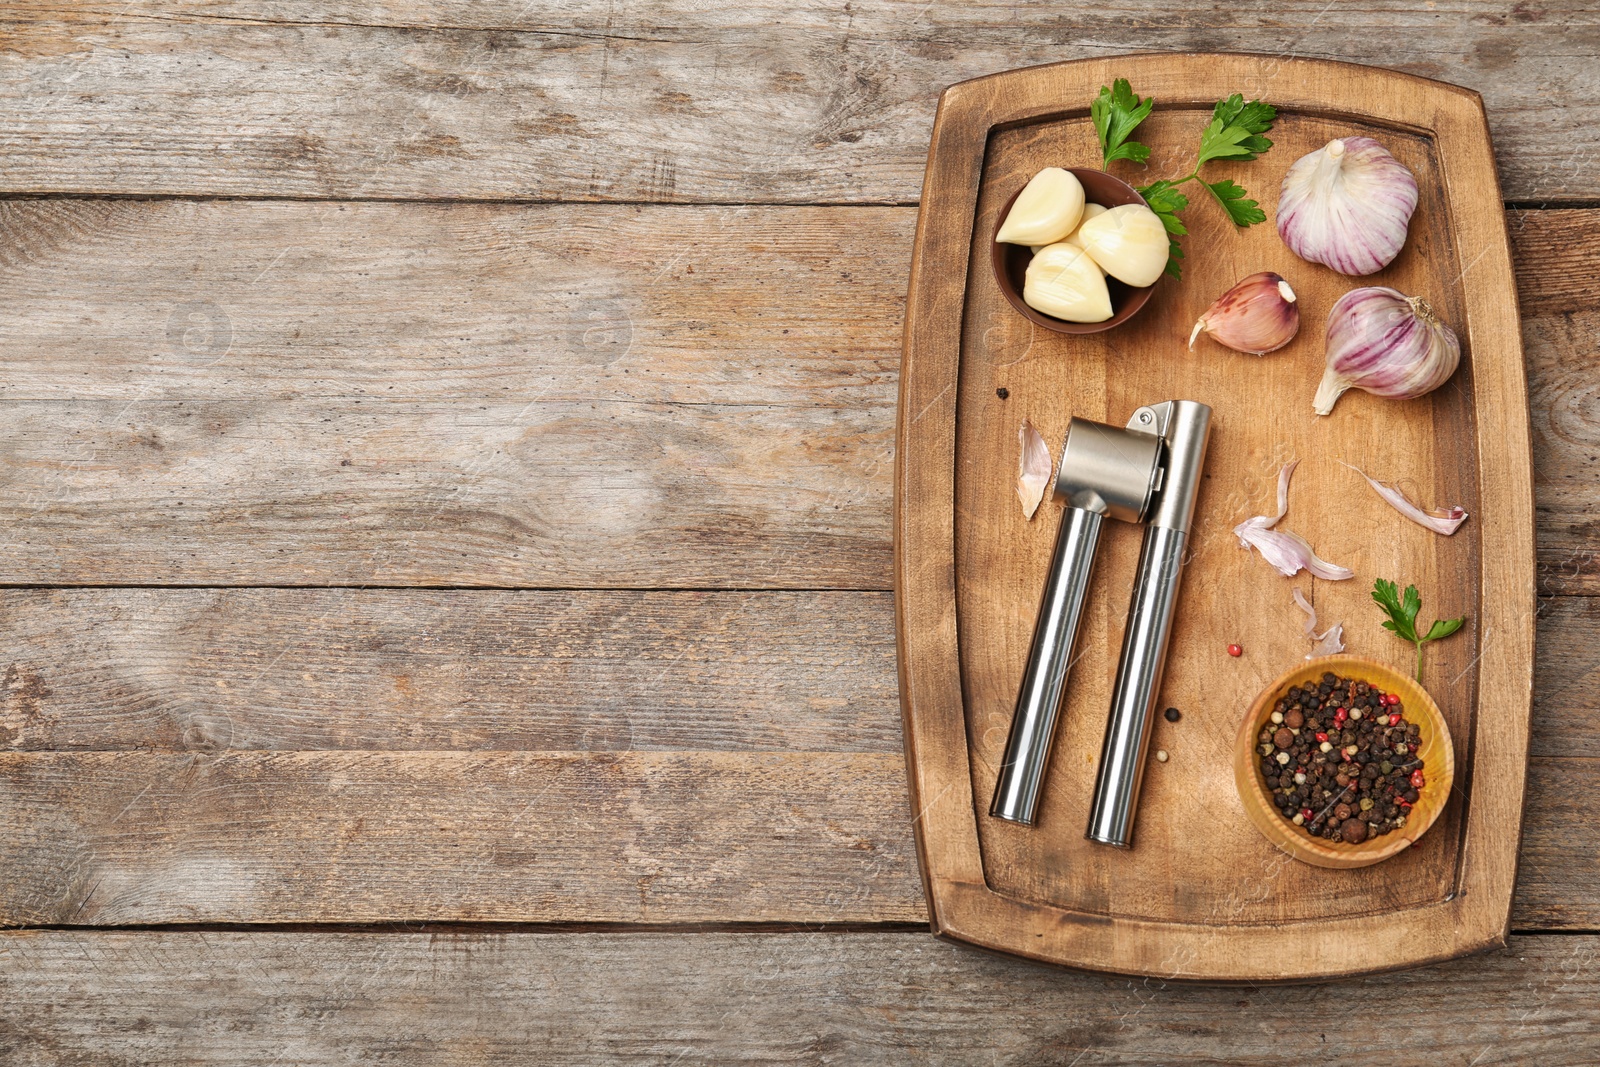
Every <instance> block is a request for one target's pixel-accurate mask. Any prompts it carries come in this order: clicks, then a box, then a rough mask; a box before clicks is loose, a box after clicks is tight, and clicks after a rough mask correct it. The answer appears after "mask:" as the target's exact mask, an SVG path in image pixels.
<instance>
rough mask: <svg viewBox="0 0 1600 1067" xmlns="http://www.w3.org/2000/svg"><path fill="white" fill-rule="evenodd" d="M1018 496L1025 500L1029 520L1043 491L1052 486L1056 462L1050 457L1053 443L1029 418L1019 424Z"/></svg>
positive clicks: (1037, 508)
mask: <svg viewBox="0 0 1600 1067" xmlns="http://www.w3.org/2000/svg"><path fill="white" fill-rule="evenodd" d="M1017 445H1018V448H1019V449H1020V451H1019V452H1018V455H1017V499H1018V500H1020V501H1021V502H1022V514H1023V516H1024V517H1025V518H1027V519H1028V520H1030V521H1031V520H1032V519H1033V513H1034V512H1036V511H1038V510H1039V502H1040V501H1041V500H1043V499H1044V491H1045V490H1046V489H1047V488H1049V486H1050V472H1051V471H1052V470H1054V469H1055V461H1054V460H1052V459H1051V458H1050V446H1049V445H1048V444H1046V443H1045V440H1044V436H1043V435H1042V434H1040V433H1039V431H1038V430H1036V429H1034V427H1033V423H1032V422H1031V421H1030V420H1028V419H1023V420H1022V425H1021V426H1019V427H1017Z"/></svg>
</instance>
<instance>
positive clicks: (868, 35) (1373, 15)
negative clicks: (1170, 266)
mask: <svg viewBox="0 0 1600 1067" xmlns="http://www.w3.org/2000/svg"><path fill="white" fill-rule="evenodd" d="M1430 5H1431V6H1430ZM0 35H3V36H0V60H3V63H4V65H3V66H0V153H3V157H0V158H4V160H5V167H4V168H3V169H0V188H3V189H4V190H6V191H11V192H39V191H52V192H68V193H95V192H116V193H135V194H145V193H176V194H184V195H208V194H226V195H235V196H252V195H270V196H283V195H288V196H302V197H326V196H333V197H359V196H381V197H429V198H457V197H516V198H538V199H584V200H590V199H608V200H615V199H623V200H651V201H657V200H677V201H707V200H711V201H741V202H748V201H762V202H816V201H848V202H861V201H878V202H882V201H900V202H905V201H912V200H915V199H916V197H917V195H918V191H919V189H920V186H921V180H922V169H923V161H924V157H925V153H926V151H927V141H928V130H929V126H930V124H931V121H932V116H933V110H934V102H935V99H936V97H937V94H938V92H939V90H941V89H942V88H943V87H944V86H946V85H949V84H950V83H952V82H956V81H960V80H962V79H965V78H971V77H976V76H978V75H982V74H989V73H993V72H995V71H999V70H1005V69H1008V68H1012V67H1019V66H1028V65H1031V64H1035V63H1045V62H1051V61H1055V60H1062V59H1074V58H1082V57H1086V56H1095V55H1106V54H1115V53H1119V52H1133V51H1147V50H1156V51H1184V50H1222V51H1254V52H1262V53H1267V54H1271V55H1307V56H1317V57H1325V58H1338V59H1348V60H1353V61H1356V62H1366V63H1374V64H1378V65H1381V66H1390V67H1396V68H1399V69H1401V70H1406V71H1409V72H1411V73H1415V74H1421V75H1424V76H1429V77H1438V78H1443V79H1446V80H1450V81H1456V82H1459V83H1463V84H1466V85H1469V86H1471V87H1473V88H1476V89H1478V90H1479V91H1481V92H1482V93H1483V94H1484V97H1485V102H1486V104H1487V105H1488V109H1489V115H1490V121H1491V124H1492V126H1493V131H1494V137H1495V141H1496V144H1497V146H1498V148H1499V153H1500V160H1501V171H1502V175H1503V182H1504V186H1505V191H1506V194H1507V195H1508V196H1510V197H1512V198H1513V199H1517V200H1556V199H1560V198H1564V197H1593V196H1595V195H1596V194H1597V193H1600V182H1597V178H1596V173H1595V170H1594V168H1592V167H1589V166H1586V165H1585V164H1586V163H1587V161H1588V160H1589V159H1591V158H1592V157H1593V156H1594V154H1595V152H1596V150H1597V148H1600V132H1596V131H1597V130H1600V121H1597V119H1600V68H1597V66H1596V63H1595V62H1594V58H1593V57H1594V55H1595V53H1596V50H1597V48H1600V28H1597V25H1596V19H1595V17H1594V14H1593V12H1591V11H1587V10H1573V9H1568V8H1564V7H1561V6H1559V5H1558V6H1555V7H1549V8H1541V7H1535V6H1531V5H1523V6H1519V7H1516V8H1514V9H1512V10H1507V8H1506V7H1505V5H1503V4H1499V3H1484V2H1466V3H1460V2H1456V3H1452V2H1448V0H1446V2H1442V3H1434V2H1433V0H1428V2H1427V3H1423V2H1419V0H1412V2H1408V3H1405V4H1399V5H1367V6H1365V7H1363V8H1362V9H1361V10H1360V12H1359V14H1358V15H1357V14H1353V13H1352V14H1348V15H1345V16H1343V17H1340V16H1337V15H1333V14H1330V13H1329V11H1328V8H1327V5H1326V4H1325V3H1324V2H1323V0H1296V2H1286V0H1251V2H1244V3H1239V4H1234V5H1232V6H1230V7H1229V8H1228V9H1227V11H1226V12H1225V13H1223V14H1219V12H1218V11H1216V10H1214V9H1211V8H1206V7H1194V8H1174V7H1172V6H1171V5H1168V4H1163V3H1160V2H1159V0H1118V2H1116V3H1112V4H1110V5H1109V6H1108V5H1097V6H1095V7H1092V8H1081V9H1076V8H1073V9H1063V8H1059V7H1039V6H1033V5H1022V6H1020V7H1019V6H1017V5H1012V4H1002V3H999V2H988V3H978V4H964V3H944V2H935V3H918V2H914V0H869V2H866V3H863V2H860V0H852V2H849V3H845V2H842V0H805V2H801V3H798V4H772V3H757V4H751V5H748V6H742V7H741V8H740V9H739V10H738V11H731V10H729V9H728V8H726V7H709V8H708V7H706V6H704V5H701V4H696V3H691V2H687V0H678V2H674V3H668V4H659V5H658V4H631V5H622V6H621V7H620V8H619V7H618V6H617V5H612V4H608V5H603V6H602V5H598V4H591V5H571V4H557V3H552V2H549V0H534V2H526V3H525V2H523V0H499V2H494V3H481V4H480V3H472V4H465V3H442V2H441V3H425V2H406V3H390V4H385V5H383V6H382V7H381V8H380V9H378V10H376V11H375V10H374V9H373V8H372V7H371V6H370V5H366V4H352V3H337V2H334V3H299V2H296V3H293V4H289V3H281V2H270V0H254V2H220V3H204V2H192V3H188V4H181V5H174V4H169V3H160V4H157V3H154V2H151V0H134V2H131V3H127V4H117V5H116V6H115V7H108V8H106V9H104V10H100V9H95V10H93V11H83V10H79V9H76V8H74V7H72V6H70V5H65V4H60V3H51V2H44V0H31V2H28V3H14V4H10V5H8V6H7V11H6V14H5V16H4V22H0ZM1240 88H1241V89H1242V90H1245V91H1251V92H1256V91H1266V92H1270V86H1267V87H1261V88H1257V87H1254V86H1241V87H1240ZM1084 103H1086V102H1084Z"/></svg>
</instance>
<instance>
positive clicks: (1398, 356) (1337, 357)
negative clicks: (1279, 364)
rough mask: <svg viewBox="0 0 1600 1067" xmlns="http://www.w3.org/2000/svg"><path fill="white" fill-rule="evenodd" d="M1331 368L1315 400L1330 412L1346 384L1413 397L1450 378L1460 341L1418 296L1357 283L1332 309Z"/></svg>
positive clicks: (1380, 393)
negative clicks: (1357, 286) (1355, 287)
mask: <svg viewBox="0 0 1600 1067" xmlns="http://www.w3.org/2000/svg"><path fill="white" fill-rule="evenodd" d="M1326 348H1327V360H1328V369H1327V371H1325V372H1324V373H1323V375H1322V384H1321V385H1319V386H1317V396H1316V399H1315V400H1313V401H1312V406H1313V407H1314V408H1316V410H1317V414H1318V415H1326V414H1328V412H1330V411H1332V410H1333V405H1334V404H1335V403H1337V402H1338V400H1339V397H1340V396H1342V395H1343V394H1344V391H1345V390H1346V389H1363V390H1365V391H1366V392H1369V393H1373V394H1375V395H1377V396H1383V397H1390V398H1393V399H1410V398H1411V397H1415V396H1421V395H1422V394H1424V393H1431V392H1432V391H1433V390H1435V389H1437V388H1439V386H1441V385H1443V384H1444V383H1445V382H1446V381H1448V380H1449V378H1450V375H1452V374H1454V373H1455V372H1456V366H1457V365H1458V364H1459V363H1460V362H1461V342H1460V341H1458V340H1457V339H1456V333H1455V331H1454V330H1452V329H1451V328H1450V327H1449V326H1446V325H1445V324H1444V323H1442V322H1440V321H1439V316H1437V315H1435V314H1434V311H1433V308H1431V307H1429V306H1428V302H1427V301H1426V300H1423V299H1422V298H1421V297H1417V296H1406V295H1405V294H1404V293H1400V292H1396V291H1395V290H1393V289H1387V288H1384V287H1383V286H1372V287H1371V288H1367V289H1352V290H1350V291H1349V292H1348V293H1346V294H1344V295H1343V296H1341V297H1340V298H1339V300H1338V302H1337V303H1335V304H1334V305H1333V310H1332V311H1329V312H1328V337H1327V345H1326Z"/></svg>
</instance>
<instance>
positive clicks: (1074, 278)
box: [1022, 242, 1111, 322]
mask: <svg viewBox="0 0 1600 1067" xmlns="http://www.w3.org/2000/svg"><path fill="white" fill-rule="evenodd" d="M1022 302H1023V303H1025V304H1027V305H1028V306H1029V307H1031V308H1033V309H1034V310H1035V311H1042V312H1044V313H1045V314H1046V315H1053V316H1055V317H1056V318H1058V319H1065V320H1066V321H1067V322H1104V321H1105V320H1107V319H1109V318H1110V317H1111V291H1110V290H1109V289H1107V288H1106V276H1105V274H1104V273H1103V272H1102V271H1101V270H1100V268H1099V267H1098V266H1097V265H1096V264H1095V261H1094V260H1092V259H1090V258H1089V254H1088V253H1087V252H1085V251H1084V250H1083V249H1081V248H1079V247H1077V246H1076V245H1069V244H1066V243H1065V242H1058V243H1056V244H1053V245H1047V246H1046V247H1044V248H1042V249H1040V250H1039V254H1038V255H1036V256H1034V257H1033V259H1032V260H1031V261H1029V263H1028V273H1027V275H1026V276H1025V278H1024V285H1023V287H1022Z"/></svg>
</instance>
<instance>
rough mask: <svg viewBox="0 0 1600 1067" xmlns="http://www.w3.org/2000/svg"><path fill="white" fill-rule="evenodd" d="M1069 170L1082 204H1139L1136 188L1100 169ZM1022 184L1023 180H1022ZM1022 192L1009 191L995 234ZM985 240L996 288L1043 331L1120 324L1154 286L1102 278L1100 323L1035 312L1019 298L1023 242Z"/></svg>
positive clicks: (1025, 256) (1028, 255) (1025, 257)
mask: <svg viewBox="0 0 1600 1067" xmlns="http://www.w3.org/2000/svg"><path fill="white" fill-rule="evenodd" d="M1065 169H1066V170H1067V171H1068V172H1069V173H1071V174H1072V175H1073V176H1074V177H1076V178H1077V179H1078V182H1079V184H1081V185H1082V186H1083V197H1084V201H1085V202H1086V203H1090V204H1099V205H1100V206H1101V207H1121V206H1122V205H1124V204H1143V203H1144V197H1142V196H1140V195H1139V193H1138V190H1136V189H1134V187H1133V186H1131V185H1129V184H1128V183H1127V182H1125V181H1123V180H1122V179H1121V178H1113V177H1112V176H1111V175H1109V174H1107V173H1106V172H1105V171H1103V170H1090V169H1088V168H1086V167H1067V168H1065ZM1023 184H1024V186H1026V184H1027V183H1023ZM1021 195H1022V189H1021V188H1019V189H1018V190H1017V191H1016V192H1014V193H1012V194H1011V199H1009V200H1007V201H1006V206H1005V207H1003V208H1001V209H1000V214H999V215H998V216H996V217H995V223H994V232H995V233H999V232H1000V227H1001V226H1003V225H1005V221H1006V216H1007V215H1009V214H1010V213H1011V205H1012V204H1015V203H1016V202H1017V197H1019V196H1021ZM989 243H990V244H991V245H992V246H993V249H992V253H991V259H992V261H993V263H994V278H995V281H997V282H999V283H1000V291H1001V292H1002V293H1004V294H1005V297H1006V299H1007V300H1008V301H1010V302H1011V306H1012V307H1014V308H1016V309H1017V311H1018V312H1020V313H1021V314H1022V315H1023V316H1024V317H1026V318H1028V319H1031V320H1032V321H1034V322H1036V323H1038V324H1039V325H1040V326H1043V327H1044V328H1045V329H1047V330H1054V331H1056V332H1057V333H1099V332H1100V331H1101V330H1109V329H1111V327H1113V326H1120V325H1122V324H1123V323H1124V322H1127V321H1128V320H1129V319H1131V318H1133V317H1134V316H1135V315H1136V314H1138V313H1139V309H1140V308H1142V307H1144V304H1145V301H1146V300H1149V299H1150V291H1151V290H1152V289H1154V288H1155V283H1151V284H1150V285H1147V286H1145V287H1144V288H1142V289H1135V288H1133V287H1132V286H1129V285H1124V284H1123V283H1121V282H1119V281H1117V280H1116V279H1115V278H1111V277H1108V278H1106V286H1107V287H1108V288H1109V289H1110V290H1111V317H1110V318H1109V319H1106V320H1105V321H1104V322H1067V321H1066V320H1065V319H1058V318H1054V317H1053V316H1050V315H1046V314H1045V313H1044V312H1042V311H1036V310H1034V309H1033V308H1031V307H1029V306H1028V305H1027V304H1025V303H1023V301H1022V287H1023V284H1024V278H1025V276H1026V275H1027V273H1028V261H1029V260H1030V259H1032V258H1033V253H1032V252H1031V251H1029V249H1028V246H1027V245H1011V244H1001V243H1000V242H999V241H996V240H994V235H993V234H990V237H989Z"/></svg>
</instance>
